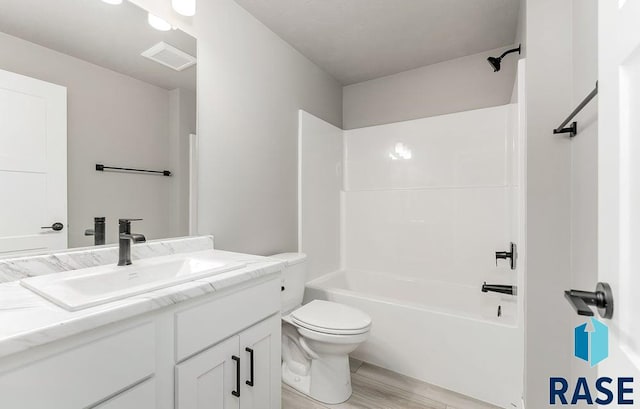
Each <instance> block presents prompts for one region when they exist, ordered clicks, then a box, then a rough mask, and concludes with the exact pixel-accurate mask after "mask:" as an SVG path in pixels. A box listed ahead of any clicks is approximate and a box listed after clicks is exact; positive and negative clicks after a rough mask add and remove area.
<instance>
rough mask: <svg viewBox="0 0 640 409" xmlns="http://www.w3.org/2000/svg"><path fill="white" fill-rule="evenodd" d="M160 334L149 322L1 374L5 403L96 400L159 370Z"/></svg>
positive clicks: (55, 404) (71, 407)
mask: <svg viewBox="0 0 640 409" xmlns="http://www.w3.org/2000/svg"><path fill="white" fill-rule="evenodd" d="M155 339H156V338H155V326H154V324H153V323H146V324H142V325H140V326H137V327H134V328H130V329H126V330H123V331H120V332H118V333H115V334H113V335H108V336H106V337H104V338H100V339H98V340H95V341H92V342H89V343H87V344H84V345H81V346H79V347H76V348H73V349H70V350H67V351H63V352H60V353H57V354H55V355H51V356H48V357H46V358H44V359H41V360H39V361H36V362H33V363H30V364H27V365H26V366H23V367H21V368H18V369H15V370H12V371H11V372H8V373H5V374H0V407H2V408H20V409H32V408H33V409H36V408H37V409H42V408H48V409H75V408H85V407H87V406H91V405H95V404H96V403H97V402H100V401H102V400H104V399H106V398H108V397H109V396H112V395H114V394H115V393H118V392H119V391H122V390H124V389H126V388H128V387H129V386H131V385H133V384H135V383H137V382H140V381H141V380H142V379H144V378H147V377H149V376H150V375H152V374H153V373H154V371H155Z"/></svg>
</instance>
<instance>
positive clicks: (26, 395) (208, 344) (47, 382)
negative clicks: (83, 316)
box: [0, 274, 281, 409]
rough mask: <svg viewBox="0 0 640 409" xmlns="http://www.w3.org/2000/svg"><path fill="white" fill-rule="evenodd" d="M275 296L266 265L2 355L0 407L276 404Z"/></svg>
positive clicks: (151, 408)
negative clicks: (252, 274) (245, 276)
mask: <svg viewBox="0 0 640 409" xmlns="http://www.w3.org/2000/svg"><path fill="white" fill-rule="evenodd" d="M280 305H281V302H280V276H279V275H277V274H272V275H270V276H267V277H262V278H256V279H249V280H245V281H244V282H240V283H238V284H236V285H234V286H232V287H229V288H226V289H224V290H221V291H217V292H213V293H209V294H207V295H203V296H200V297H197V298H194V299H191V300H185V301H183V302H174V303H172V304H170V305H168V306H167V307H164V308H161V309H158V310H156V311H153V312H150V313H143V314H140V315H137V316H135V317H131V318H129V319H125V320H122V321H116V322H115V323H112V324H108V325H104V326H101V327H99V328H96V329H93V330H90V331H86V332H83V333H81V334H77V335H74V336H70V337H68V338H64V339H59V340H57V341H54V342H51V343H49V344H45V345H42V346H39V347H35V348H31V349H29V350H27V351H24V352H21V353H17V354H14V355H9V356H5V357H4V358H0V408H16V409H17V408H20V409H42V408H46V409H84V408H95V409H196V408H207V409H212V408H216V409H231V408H233V409H250V408H251V409H253V408H255V409H280V407H281V403H280V394H281V392H280V363H281V361H280V350H281V345H280V332H281V327H280ZM252 356H253V365H252V359H251V358H252ZM236 395H239V396H236Z"/></svg>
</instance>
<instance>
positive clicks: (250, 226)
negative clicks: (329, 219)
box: [194, 0, 342, 255]
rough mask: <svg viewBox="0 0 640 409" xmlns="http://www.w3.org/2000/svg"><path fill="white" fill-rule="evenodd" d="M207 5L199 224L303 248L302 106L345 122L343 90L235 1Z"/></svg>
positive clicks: (200, 24) (219, 238) (237, 241)
mask: <svg viewBox="0 0 640 409" xmlns="http://www.w3.org/2000/svg"><path fill="white" fill-rule="evenodd" d="M198 5H199V9H198V14H197V15H196V17H195V19H194V21H195V23H196V28H197V33H198V35H197V37H198V40H199V41H198V47H199V51H198V72H199V76H198V100H199V104H198V105H199V107H200V108H199V132H198V133H199V139H200V160H199V163H200V167H199V169H200V178H199V200H198V203H199V205H198V215H199V232H200V233H202V234H204V233H210V234H214V235H215V237H216V247H218V248H222V249H228V250H236V251H242V252H247V253H252V254H262V255H267V254H273V253H278V252H282V251H292V250H295V249H296V248H297V242H298V239H297V234H298V226H297V200H296V199H297V164H298V160H297V135H298V110H299V109H304V110H305V111H307V112H311V113H313V114H314V115H316V116H318V117H320V118H322V119H324V120H327V121H328V122H330V123H332V124H334V125H337V126H340V125H341V123H342V115H341V114H342V89H341V87H340V85H339V84H338V82H337V81H335V80H334V79H333V78H332V77H330V76H329V75H328V74H326V73H325V72H323V71H322V70H321V69H320V68H318V67H317V66H316V65H314V64H313V63H312V62H311V61H309V60H308V59H307V58H305V57H303V56H302V55H301V54H300V53H299V52H297V51H296V50H295V49H293V48H292V47H291V46H290V45H289V44H287V43H285V42H284V41H283V40H282V39H280V38H279V37H278V36H276V35H275V34H274V33H273V32H272V31H270V30H269V29H268V28H267V27H265V26H264V25H263V24H262V23H260V22H259V21H258V20H256V19H255V18H254V17H253V16H251V15H250V14H249V13H248V12H246V11H245V10H244V9H242V8H241V7H240V6H238V5H237V4H236V3H235V2H233V1H232V0H214V1H200V2H199V3H198Z"/></svg>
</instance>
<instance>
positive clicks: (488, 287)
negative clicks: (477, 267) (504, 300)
mask: <svg viewBox="0 0 640 409" xmlns="http://www.w3.org/2000/svg"><path fill="white" fill-rule="evenodd" d="M482 292H483V293H488V292H493V293H501V294H509V295H517V294H518V287H517V286H515V285H502V284H487V283H486V282H485V283H484V284H482Z"/></svg>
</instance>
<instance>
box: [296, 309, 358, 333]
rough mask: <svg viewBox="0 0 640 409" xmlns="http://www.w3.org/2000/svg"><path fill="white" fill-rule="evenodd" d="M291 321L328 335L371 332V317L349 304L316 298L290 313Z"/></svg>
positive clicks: (309, 329)
mask: <svg viewBox="0 0 640 409" xmlns="http://www.w3.org/2000/svg"><path fill="white" fill-rule="evenodd" d="M290 319H291V322H292V323H293V324H295V325H296V326H299V327H301V328H304V329H306V330H308V331H312V332H317V333H321V334H327V335H338V336H340V335H359V334H365V333H368V332H369V329H370V327H371V317H369V316H368V315H367V314H365V313H364V312H362V311H360V310H357V309H355V308H352V307H349V306H347V305H343V304H339V303H335V302H330V301H322V300H314V301H311V302H310V303H309V304H306V305H304V306H302V307H300V308H298V309H297V310H295V311H293V312H292V313H291V315H290Z"/></svg>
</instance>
